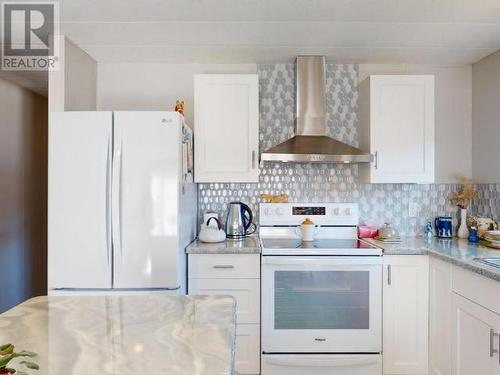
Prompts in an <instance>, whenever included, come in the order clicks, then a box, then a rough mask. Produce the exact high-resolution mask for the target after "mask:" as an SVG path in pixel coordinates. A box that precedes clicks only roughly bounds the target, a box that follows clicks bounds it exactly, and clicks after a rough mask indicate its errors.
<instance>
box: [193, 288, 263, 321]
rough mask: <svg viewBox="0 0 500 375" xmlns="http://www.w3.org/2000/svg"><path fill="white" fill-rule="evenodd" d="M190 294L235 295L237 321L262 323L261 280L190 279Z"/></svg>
mask: <svg viewBox="0 0 500 375" xmlns="http://www.w3.org/2000/svg"><path fill="white" fill-rule="evenodd" d="M188 284H189V294H190V295H200V294H201V295H221V296H233V297H234V299H235V300H236V315H237V322H238V324H240V323H245V324H247V323H260V280H258V279H189V283H188Z"/></svg>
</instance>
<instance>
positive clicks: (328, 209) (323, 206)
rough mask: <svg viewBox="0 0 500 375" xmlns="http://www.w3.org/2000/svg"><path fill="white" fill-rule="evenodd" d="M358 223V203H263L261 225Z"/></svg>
mask: <svg viewBox="0 0 500 375" xmlns="http://www.w3.org/2000/svg"><path fill="white" fill-rule="evenodd" d="M306 218H309V219H311V220H312V221H313V222H314V223H315V224H319V225H358V222H359V208H358V204H357V203H261V204H260V225H299V224H301V223H302V222H303V221H304V220H305V219H306Z"/></svg>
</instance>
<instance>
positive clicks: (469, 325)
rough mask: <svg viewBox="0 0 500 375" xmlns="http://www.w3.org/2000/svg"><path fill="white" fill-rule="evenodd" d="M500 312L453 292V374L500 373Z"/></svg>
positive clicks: (481, 374) (482, 374)
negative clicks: (499, 313)
mask: <svg viewBox="0 0 500 375" xmlns="http://www.w3.org/2000/svg"><path fill="white" fill-rule="evenodd" d="M499 330H500V315H498V314H495V313H494V312H492V311H490V310H488V309H485V308H484V307H482V306H480V305H478V304H476V303H474V302H472V301H470V300H468V299H467V298H464V297H462V296H459V295H457V294H454V295H453V340H452V342H453V345H452V359H453V374H454V375H492V374H500V363H499V354H498V350H499V346H500V342H499V336H498V333H499Z"/></svg>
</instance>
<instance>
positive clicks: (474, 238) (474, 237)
mask: <svg viewBox="0 0 500 375" xmlns="http://www.w3.org/2000/svg"><path fill="white" fill-rule="evenodd" d="M467 239H468V240H469V242H472V243H476V242H479V236H478V235H477V228H470V235H469V237H468V238H467Z"/></svg>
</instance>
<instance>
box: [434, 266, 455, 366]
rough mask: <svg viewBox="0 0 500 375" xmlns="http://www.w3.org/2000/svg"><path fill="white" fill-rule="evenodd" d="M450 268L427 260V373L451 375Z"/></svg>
mask: <svg viewBox="0 0 500 375" xmlns="http://www.w3.org/2000/svg"><path fill="white" fill-rule="evenodd" d="M451 270H452V265H451V264H450V263H447V262H443V261H441V260H439V259H436V258H434V257H430V258H429V282H430V289H429V290H430V296H429V297H430V298H429V304H430V306H429V335H430V337H429V373H430V374H432V375H451V332H452V322H451V319H450V316H452V311H453V310H452V291H451Z"/></svg>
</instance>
